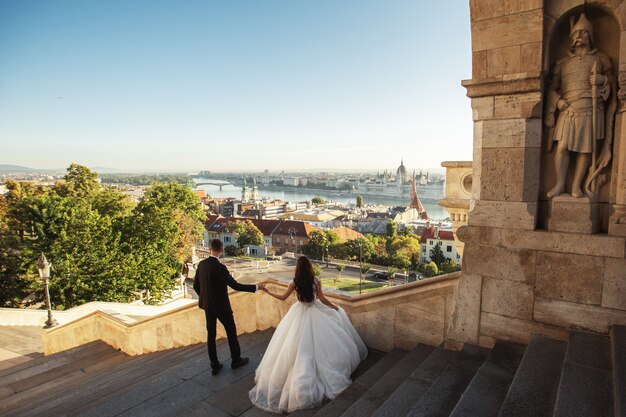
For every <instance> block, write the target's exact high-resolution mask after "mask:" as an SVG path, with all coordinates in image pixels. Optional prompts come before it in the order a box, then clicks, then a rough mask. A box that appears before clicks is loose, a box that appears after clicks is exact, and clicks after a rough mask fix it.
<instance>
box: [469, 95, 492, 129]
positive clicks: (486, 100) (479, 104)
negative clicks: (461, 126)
mask: <svg viewBox="0 0 626 417" xmlns="http://www.w3.org/2000/svg"><path fill="white" fill-rule="evenodd" d="M493 111H494V104H493V97H477V98H473V99H472V113H473V118H474V121H475V122H477V121H479V120H487V119H492V118H493ZM475 125H476V124H475ZM475 125H474V128H476V126H475ZM481 126H482V125H481Z"/></svg>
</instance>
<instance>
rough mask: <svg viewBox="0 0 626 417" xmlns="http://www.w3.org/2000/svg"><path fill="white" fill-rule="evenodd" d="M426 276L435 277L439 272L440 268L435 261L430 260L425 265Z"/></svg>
mask: <svg viewBox="0 0 626 417" xmlns="http://www.w3.org/2000/svg"><path fill="white" fill-rule="evenodd" d="M423 271H424V276H426V277H434V276H435V275H437V274H438V273H439V268H437V264H436V263H434V262H433V261H430V262H428V263H427V264H426V265H424V267H423Z"/></svg>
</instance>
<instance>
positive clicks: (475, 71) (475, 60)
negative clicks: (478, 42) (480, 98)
mask: <svg viewBox="0 0 626 417" xmlns="http://www.w3.org/2000/svg"><path fill="white" fill-rule="evenodd" d="M472 78H473V79H474V80H482V79H485V78H487V51H478V52H474V53H472Z"/></svg>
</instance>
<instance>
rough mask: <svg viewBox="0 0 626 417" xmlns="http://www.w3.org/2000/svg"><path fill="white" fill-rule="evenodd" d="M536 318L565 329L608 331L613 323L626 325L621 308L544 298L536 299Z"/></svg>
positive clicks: (625, 317) (625, 318)
mask: <svg viewBox="0 0 626 417" xmlns="http://www.w3.org/2000/svg"><path fill="white" fill-rule="evenodd" d="M534 318H535V320H536V321H538V322H541V323H546V324H551V325H554V326H560V327H563V328H565V329H569V328H570V327H575V328H581V329H585V330H591V331H594V332H599V333H608V331H609V327H610V326H611V325H613V324H622V325H626V314H624V312H623V311H621V310H613V309H609V308H603V307H595V306H588V305H584V304H577V303H568V302H566V301H556V300H548V299H544V298H537V299H536V300H535V312H534Z"/></svg>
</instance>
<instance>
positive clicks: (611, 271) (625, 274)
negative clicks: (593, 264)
mask: <svg viewBox="0 0 626 417" xmlns="http://www.w3.org/2000/svg"><path fill="white" fill-rule="evenodd" d="M602 307H608V308H615V309H618V310H626V259H610V258H607V259H606V260H605V263H604V285H603V286H602Z"/></svg>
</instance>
